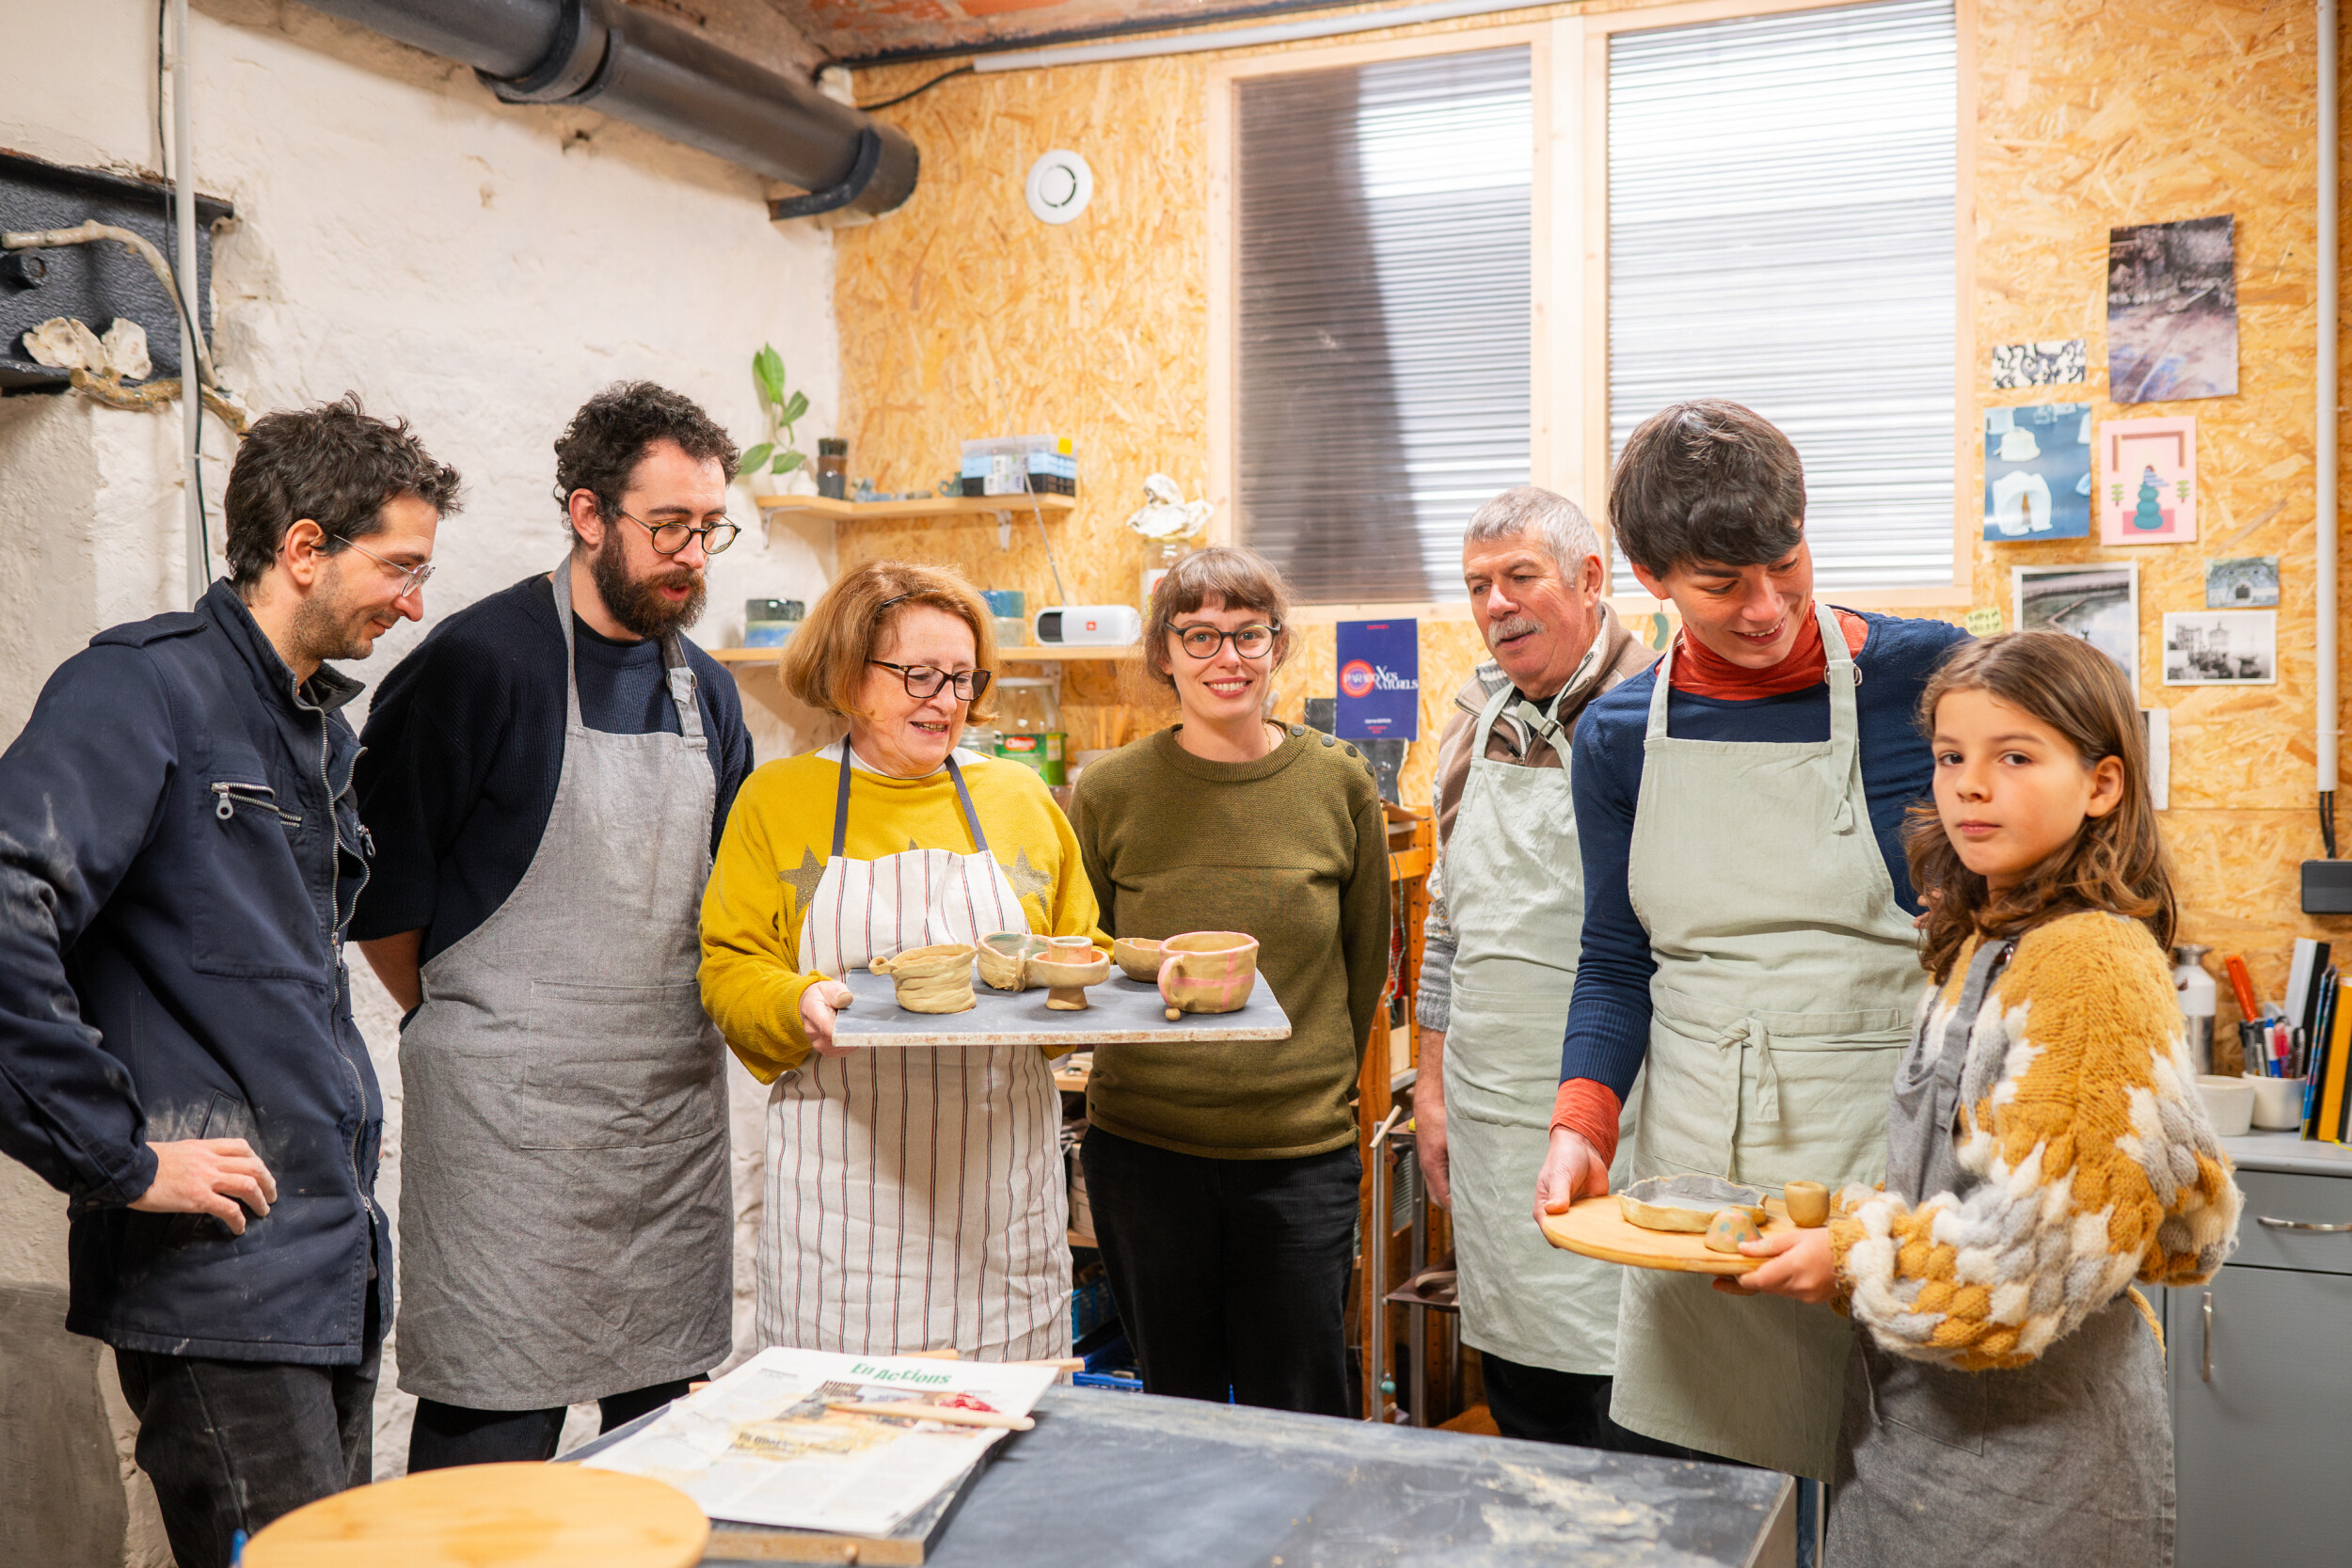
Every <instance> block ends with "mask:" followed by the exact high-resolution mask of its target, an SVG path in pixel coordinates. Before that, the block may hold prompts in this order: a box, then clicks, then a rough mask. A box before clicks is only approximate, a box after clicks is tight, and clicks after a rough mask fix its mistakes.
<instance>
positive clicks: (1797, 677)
mask: <svg viewBox="0 0 2352 1568" xmlns="http://www.w3.org/2000/svg"><path fill="white" fill-rule="evenodd" d="M1832 608H1833V609H1835V608H1836V607H1834V606H1833V607H1832ZM1803 614H1804V626H1801V627H1800V628H1799V629H1798V631H1797V641H1796V644H1795V645H1794V646H1793V647H1791V648H1790V649H1789V650H1788V657H1786V658H1783V659H1782V660H1781V661H1780V662H1779V663H1778V664H1774V665H1772V666H1771V667H1769V668H1767V669H1763V670H1751V669H1748V668H1747V667H1746V666H1744V665H1740V664H1734V663H1732V662H1731V660H1729V659H1727V658H1725V657H1723V656H1722V655H1721V654H1718V653H1716V652H1714V651H1713V650H1712V649H1710V648H1708V645H1707V644H1706V643H1704V642H1701V641H1698V639H1696V638H1694V637H1692V636H1690V635H1689V634H1688V633H1686V632H1683V631H1679V630H1677V632H1676V633H1675V670H1674V688H1675V689H1676V690H1677V691H1688V692H1690V693H1691V694H1692V696H1694V697H1727V698H1730V699H1732V700H1734V701H1739V700H1740V699H1743V698H1753V697H1777V696H1779V695H1781V694H1782V693H1783V692H1787V691H1802V690H1804V689H1805V688H1806V687H1808V686H1815V685H1818V684H1820V681H1821V679H1822V678H1823V677H1824V676H1825V675H1827V674H1828V673H1829V656H1828V655H1827V654H1825V653H1823V652H1822V651H1821V623H1820V621H1819V620H1817V619H1815V617H1814V614H1813V607H1812V606H1811V605H1810V604H1808V605H1806V606H1805V607H1804V611H1803ZM1836 615H1837V629H1838V630H1839V631H1841V632H1844V633H1845V634H1846V651H1847V652H1848V653H1849V654H1859V653H1860V652H1862V644H1863V643H1864V642H1866V641H1868V640H1869V636H1870V623H1869V622H1867V621H1865V620H1864V619H1863V618H1862V617H1861V616H1859V615H1856V614H1854V613H1853V612H1852V611H1851V610H1836Z"/></svg>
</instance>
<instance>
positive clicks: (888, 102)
mask: <svg viewBox="0 0 2352 1568" xmlns="http://www.w3.org/2000/svg"><path fill="white" fill-rule="evenodd" d="M975 69H976V68H975V67H973V66H970V65H960V66H958V67H956V69H955V70H953V71H941V72H940V73H939V74H938V75H936V76H934V77H932V78H931V79H930V81H928V82H926V83H924V84H923V85H922V86H921V87H915V88H913V89H911V90H909V91H906V92H902V93H900V94H899V95H898V97H896V98H885V99H883V100H882V102H881V103H860V104H858V105H857V110H858V112H859V113H860V114H872V113H873V112H874V111H875V110H876V109H890V108H896V107H897V106H898V104H901V103H905V102H906V101H907V100H908V99H910V98H915V97H919V96H921V95H922V94H924V93H927V92H929V91H930V90H931V88H933V87H937V86H939V84H940V83H942V82H944V81H946V80H947V78H949V77H950V76H965V75H969V74H971V72H972V71H974V70H975Z"/></svg>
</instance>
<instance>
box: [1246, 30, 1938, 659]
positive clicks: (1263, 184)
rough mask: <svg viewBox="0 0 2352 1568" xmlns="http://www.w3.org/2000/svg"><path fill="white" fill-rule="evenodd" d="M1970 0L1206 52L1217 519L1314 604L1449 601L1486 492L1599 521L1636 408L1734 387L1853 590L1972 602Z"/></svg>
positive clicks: (1320, 613)
mask: <svg viewBox="0 0 2352 1568" xmlns="http://www.w3.org/2000/svg"><path fill="white" fill-rule="evenodd" d="M1972 4H1973V0H1876V3H1866V4H1862V5H1854V6H1845V7H1833V8H1824V7H1822V6H1820V4H1819V0H1682V3H1678V4H1666V5H1658V6H1646V7H1639V8H1629V9H1625V10H1620V11H1612V12H1609V13H1607V14H1602V15H1591V14H1587V15H1578V16H1565V17H1560V18H1557V19H1555V20H1552V21H1549V22H1543V23H1536V24H1514V25H1509V26H1494V27H1470V28H1459V29H1455V30H1452V31H1445V32H1431V33H1422V34H1418V35H1407V36H1405V37H1401V38H1396V39H1392V40H1386V41H1383V42H1380V43H1374V44H1355V45H1341V46H1332V47H1317V48H1305V49H1291V50H1283V51H1280V52H1278V53H1269V54H1263V55H1248V56H1241V57H1237V58H1231V59H1226V60H1221V61H1216V62H1213V63H1212V64H1211V65H1210V67H1209V71H1208V78H1209V103H1208V110H1209V113H1208V125H1207V131H1208V143H1209V157H1210V169H1209V173H1210V191H1211V213H1210V224H1209V252H1210V278H1209V345H1208V346H1209V371H1210V398H1211V410H1212V418H1211V421H1210V431H1209V448H1210V451H1209V460H1210V461H1209V468H1210V484H1211V493H1212V495H1213V496H1215V497H1216V499H1218V500H1219V501H1220V502H1222V503H1223V504H1222V505H1221V506H1220V508H1219V512H1218V515H1217V520H1216V524H1215V525H1213V527H1214V531H1215V534H1216V537H1218V538H1220V539H1226V540H1239V541H1242V542H1245V543H1248V544H1251V545H1253V546H1257V547H1259V548H1261V549H1263V550H1265V551H1266V552H1267V553H1268V554H1269V555H1270V556H1272V557H1273V558H1274V559H1275V560H1276V561H1277V562H1278V563H1279V564H1281V565H1282V566H1283V567H1284V569H1285V570H1286V571H1288V572H1290V573H1291V574H1292V576H1293V578H1294V580H1295V582H1296V583H1297V585H1298V587H1299V589H1300V597H1301V599H1302V600H1304V601H1305V607H1304V608H1303V609H1302V610H1301V611H1300V615H1299V618H1300V619H1303V620H1331V619H1341V618H1345V617H1349V616H1353V615H1357V614H1375V613H1377V614H1395V613H1420V614H1422V615H1424V616H1431V617H1436V618H1441V619H1454V618H1466V617H1467V615H1468V607H1467V605H1466V604H1464V603H1463V602H1462V600H1463V593H1462V588H1461V584H1460V582H1459V579H1458V575H1457V574H1458V564H1457V563H1458V561H1459V549H1460V538H1461V529H1462V526H1463V524H1464V523H1466V522H1467V521H1468V519H1469V516H1470V512H1471V511H1472V510H1474V509H1475V508H1476V506H1477V505H1478V503H1479V502H1480V501H1481V500H1484V499H1486V497H1488V496H1491V495H1493V494H1494V493H1496V492H1497V491H1500V490H1502V489H1503V488H1505V487H1507V486H1508V485H1510V484H1513V483H1537V484H1542V485H1546V486H1548V487H1549V488H1551V489H1555V490H1558V491H1560V492H1562V493H1563V494H1565V495H1567V496H1570V497H1572V498H1574V499H1576V500H1577V501H1578V502H1579V503H1580V504H1581V505H1582V506H1583V507H1584V509H1585V510H1586V512H1587V513H1589V514H1590V515H1592V516H1593V518H1594V520H1595V521H1596V523H1603V522H1605V502H1606V499H1607V488H1608V475H1609V467H1610V464H1611V461H1612V460H1613V456H1614V454H1615V452H1616V451H1617V449H1618V447H1619V446H1620V445H1621V444H1622V442H1623V440H1624V438H1625V436H1627V435H1628V434H1629V433H1630V432H1631V430H1632V429H1633V427H1634V426H1635V425H1636V424H1638V423H1639V422H1640V421H1641V420H1643V419H1644V418H1645V417H1646V416H1647V415H1649V414H1650V413H1653V412H1655V411H1656V409H1657V408H1658V407H1660V406H1662V405H1663V404H1667V403H1671V402H1673V401H1675V400H1677V399H1678V398H1683V397H1696V396H1724V397H1731V398H1736V399H1738V400H1740V401H1741V402H1744V403H1747V404H1751V405H1752V406H1754V407H1756V409H1757V410H1758V411H1759V412H1761V413H1763V414H1764V415H1765V416H1766V417H1767V418H1770V419H1772V420H1774V421H1775V422H1777V423H1779V424H1780V425H1781V426H1782V428H1784V429H1785V430H1787V431H1788V434H1789V436H1790V437H1791V439H1793V440H1794V441H1795V442H1796V444H1797V448H1798V451H1799V452H1800V453H1801V454H1802V455H1803V457H1804V461H1805V466H1806V478H1807V492H1808V507H1807V515H1808V522H1809V528H1810V531H1811V533H1812V537H1813V541H1814V546H1815V556H1816V560H1817V562H1818V563H1819V572H1820V583H1821V586H1822V587H1823V588H1824V589H1827V590H1831V591H1834V592H1836V594H1837V596H1838V600H1839V602H1840V603H1844V604H1851V605H1856V606H1863V607H1870V608H1885V609H1899V608H1905V607H1926V606H1943V605H1955V604H1965V603H1966V602H1967V601H1968V596H1969V590H1968V586H1967V584H1968V561H1969V555H1968V553H1967V551H1968V541H1969V539H1970V537H1971V536H1972V534H1973V531H1974V530H1973V527H1972V526H1971V525H1972V524H1973V522H1974V518H1975V509H1974V508H1973V507H1972V506H1971V505H1970V504H1969V503H1970V502H1971V500H1972V499H1973V496H1972V495H1966V494H1962V493H1961V491H1962V488H1963V487H1962V486H1961V485H1960V484H1959V483H1957V482H1956V481H1957V476H1959V475H1963V474H1965V473H1967V472H1968V459H1969V456H1970V454H1971V452H1972V451H1973V448H1972V446H1971V444H1970V439H1969V437H1970V436H1971V434H1972V433H1971V432H1969V431H1965V430H1963V429H1962V428H1961V427H1960V420H1959V418H1958V415H1959V411H1960V410H1961V408H1962V407H1963V405H1964V404H1965V403H1966V396H1967V388H1968V378H1967V375H1966V373H1965V371H1966V365H1967V362H1968V356H1969V355H1970V353H1971V352H1972V348H1971V343H1970V337H1969V331H1968V324H1967V314H1966V310H1965V302H1966V300H1967V295H1968V288H1969V284H1970V277H1969V270H1970V269H1969V253H1968V250H1967V248H1966V247H1965V245H1963V243H1962V241H1963V223H1962V214H1963V213H1964V212H1965V211H1966V206H1967V202H1968V199H1969V194H1970V193H1969V185H1970V176H1971V170H1970V166H1969V161H1968V158H1967V155H1966V149H1965V147H1964V146H1963V145H1962V144H1961V139H1960V136H1959V106H1960V104H1961V103H1962V102H1963V98H1964V95H1965V93H1966V92H1967V91H1968V90H1969V84H1970V81H1971V79H1972V77H1971V60H1970V58H1969V53H1968V49H1967V43H1966V40H1967V38H1968V32H1967V27H1966V22H1967V12H1968V8H1970V7H1971V6H1972ZM1522 59H1523V60H1524V62H1525V65H1524V71H1525V76H1524V81H1525V91H1524V99H1523V102H1524V104H1525V109H1524V112H1523V117H1522V118H1518V119H1509V118H1506V116H1505V114H1504V112H1503V111H1502V104H1503V103H1504V102H1505V101H1506V100H1508V99H1509V98H1510V96H1511V95H1510V94H1509V93H1508V92H1507V91H1506V90H1505V88H1504V87H1503V86H1502V84H1504V83H1507V82H1516V81H1517V80H1518V78H1517V77H1516V76H1513V75H1511V74H1510V72H1512V71H1517V70H1518V64H1517V62H1518V61H1519V60H1522ZM1506 62H1508V63H1507V64H1506ZM1482 95H1483V96H1482ZM1472 105H1478V107H1472ZM1512 113H1514V114H1516V113H1518V111H1517V110H1516V109H1514V110H1513V111H1512ZM1384 115H1386V116H1387V117H1389V118H1388V119H1386V120H1385V122H1384V119H1383V116H1384ZM1457 122H1458V123H1460V124H1462V125H1464V126H1465V127H1469V126H1475V128H1476V129H1475V130H1474V131H1472V130H1464V131H1461V132H1455V131H1454V129H1453V128H1454V124H1455V123H1457ZM1440 126H1442V127H1444V128H1445V130H1446V132H1447V141H1446V144H1445V145H1439V141H1438V137H1435V136H1429V135H1422V133H1426V132H1428V131H1431V130H1432V129H1435V128H1438V127H1440ZM1506 126H1507V127H1509V129H1510V132H1511V136H1512V138H1513V142H1514V146H1515V147H1516V145H1517V138H1518V136H1519V135H1521V134H1522V133H1523V134H1524V135H1525V137H1526V144H1527V145H1526V153H1527V156H1526V161H1525V164H1524V168H1525V170H1526V180H1525V184H1524V187H1523V189H1524V200H1523V204H1521V205H1519V206H1518V207H1517V208H1516V209H1515V211H1517V212H1519V213H1523V214H1524V220H1523V221H1524V224H1525V228H1524V230H1523V232H1524V236H1525V243H1524V245H1521V244H1519V243H1518V234H1517V233H1513V234H1511V235H1509V236H1508V237H1506V236H1505V234H1504V232H1503V230H1505V228H1506V227H1507V226H1508V225H1509V223H1510V221H1511V220H1510V219H1508V218H1506V217H1505V216H1504V215H1503V213H1504V208H1503V206H1502V193H1503V191H1504V190H1505V189H1506V188H1517V187H1506V186H1505V184H1504V176H1505V174H1506V173H1511V172H1515V170H1516V167H1517V165H1516V152H1515V151H1513V152H1511V153H1508V154H1506V152H1505V150H1504V148H1503V145H1502V143H1503V132H1504V128H1505V127H1506ZM1311 128H1313V129H1311ZM1380 135H1388V136H1390V137H1391V138H1393V139H1392V140H1391V142H1390V143H1389V144H1388V145H1385V146H1383V145H1380V144H1379V142H1378V141H1377V139H1376V138H1377V137H1379V136H1380ZM1367 148H1369V149H1370V150H1369V152H1367ZM1350 157H1352V158H1353V160H1354V162H1353V165H1352V166H1349V165H1348V164H1347V163H1346V161H1345V160H1346V159H1347V158H1350ZM1367 170H1373V171H1376V177H1379V178H1392V179H1393V180H1394V182H1395V183H1394V185H1393V186H1392V187H1391V188H1392V189H1393V190H1394V191H1395V192H1396V196H1397V202H1396V205H1395V206H1393V207H1391V208H1388V209H1386V210H1382V209H1380V208H1379V207H1378V204H1377V202H1376V200H1375V199H1373V198H1372V197H1370V196H1369V195H1368V194H1367V193H1370V192H1373V191H1375V189H1376V188H1377V187H1376V186H1375V184H1374V183H1373V182H1371V181H1370V180H1368V178H1367V175H1366V171H1367ZM1489 182H1490V183H1489ZM1350 202H1353V203H1355V204H1356V206H1355V210H1354V211H1353V212H1352V213H1349V212H1347V211H1345V210H1344V209H1345V208H1346V206H1347V204H1348V203H1350ZM1482 203H1483V205H1482ZM1335 211H1336V212H1337V213H1338V215H1337V216H1336V217H1334V216H1332V214H1333V213H1334V212H1335ZM1449 216H1451V217H1453V218H1454V223H1453V224H1452V225H1451V226H1449V224H1448V221H1447V220H1448V218H1449ZM1469 236H1475V242H1474V243H1463V242H1464V241H1465V239H1466V237H1469ZM1384 246H1385V247H1387V248H1386V249H1384V248H1383V247H1384ZM1391 256H1394V257H1396V258H1397V260H1395V261H1391V260H1390V257H1391ZM1384 268H1385V270H1384ZM1520 286H1523V287H1524V290H1525V293H1524V294H1523V296H1519V297H1518V298H1517V299H1514V298H1513V297H1512V291H1513V289H1514V288H1515V287H1520ZM1415 288H1418V289H1421V290H1422V291H1423V292H1422V293H1420V294H1415V293H1412V292H1411V291H1412V290H1413V289H1415ZM1432 299H1434V300H1435V303H1434V304H1423V303H1416V302H1417V301H1425V300H1432ZM1392 300H1393V301H1396V302H1397V304H1396V305H1395V307H1394V308H1393V309H1392V308H1391V303H1390V302H1391V301H1392ZM1349 310H1353V311H1354V314H1352V315H1350V314H1347V312H1348V311H1349ZM1334 321H1338V322H1342V323H1343V324H1344V323H1358V324H1368V325H1369V327H1370V328H1373V329H1376V330H1372V329H1365V330H1355V329H1351V330H1350V331H1348V332H1342V331H1335V330H1332V329H1331V324H1332V323H1333V322H1334ZM1440 322H1442V323H1445V324H1446V325H1436V326H1435V328H1434V330H1430V328H1432V327H1433V325H1434V324H1438V323H1440ZM1515 323H1523V324H1524V325H1523V330H1524V331H1525V333H1526V339H1525V341H1524V345H1523V346H1522V347H1517V348H1515V347H1514V345H1512V344H1510V343H1508V342H1506V341H1504V340H1505V339H1506V337H1507V336H1508V334H1509V333H1510V331H1511V330H1512V329H1513V325H1514V324H1515ZM1392 326H1393V327H1394V329H1395V336H1394V337H1392V338H1391V337H1390V336H1388V334H1389V333H1390V332H1391V328H1392ZM1417 331H1419V333H1420V336H1419V337H1418V339H1416V337H1415V333H1416V332H1417ZM1325 334H1327V335H1328V340H1329V341H1328V342H1326V341H1325V336H1324V335H1325ZM1400 345H1401V347H1400ZM1449 348H1450V349H1451V350H1452V352H1451V354H1450V356H1449V354H1448V353H1447V352H1446V350H1447V349H1449ZM1411 352H1423V353H1426V354H1427V355H1428V357H1427V358H1426V359H1425V360H1423V361H1422V362H1421V363H1419V364H1414V363H1412V362H1411V361H1410V354H1411ZM1417 378H1418V379H1417ZM1417 392H1418V393H1419V394H1420V395H1419V396H1418V397H1416V395H1415V394H1416V393H1417ZM1522 409H1523V410H1524V412H1523V414H1522V413H1521V412H1520V410H1522ZM1367 410H1369V411H1370V412H1369V413H1368V412H1367ZM1515 451H1518V452H1523V453H1524V462H1523V466H1519V465H1516V464H1514V463H1513V462H1512V454H1513V453H1514V452H1515ZM1603 536H1604V538H1605V537H1606V531H1605V529H1604V534H1603ZM1616 574H1617V586H1616V593H1617V594H1618V596H1619V606H1620V609H1621V610H1640V611H1643V612H1646V611H1647V610H1649V609H1651V608H1653V607H1652V605H1651V603H1650V601H1649V600H1648V598H1647V596H1646V595H1644V594H1641V593H1640V591H1639V589H1638V588H1637V587H1635V586H1634V585H1632V584H1631V583H1630V581H1629V578H1628V576H1627V575H1626V574H1625V572H1624V569H1623V566H1622V563H1619V564H1618V565H1617V567H1616Z"/></svg>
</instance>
